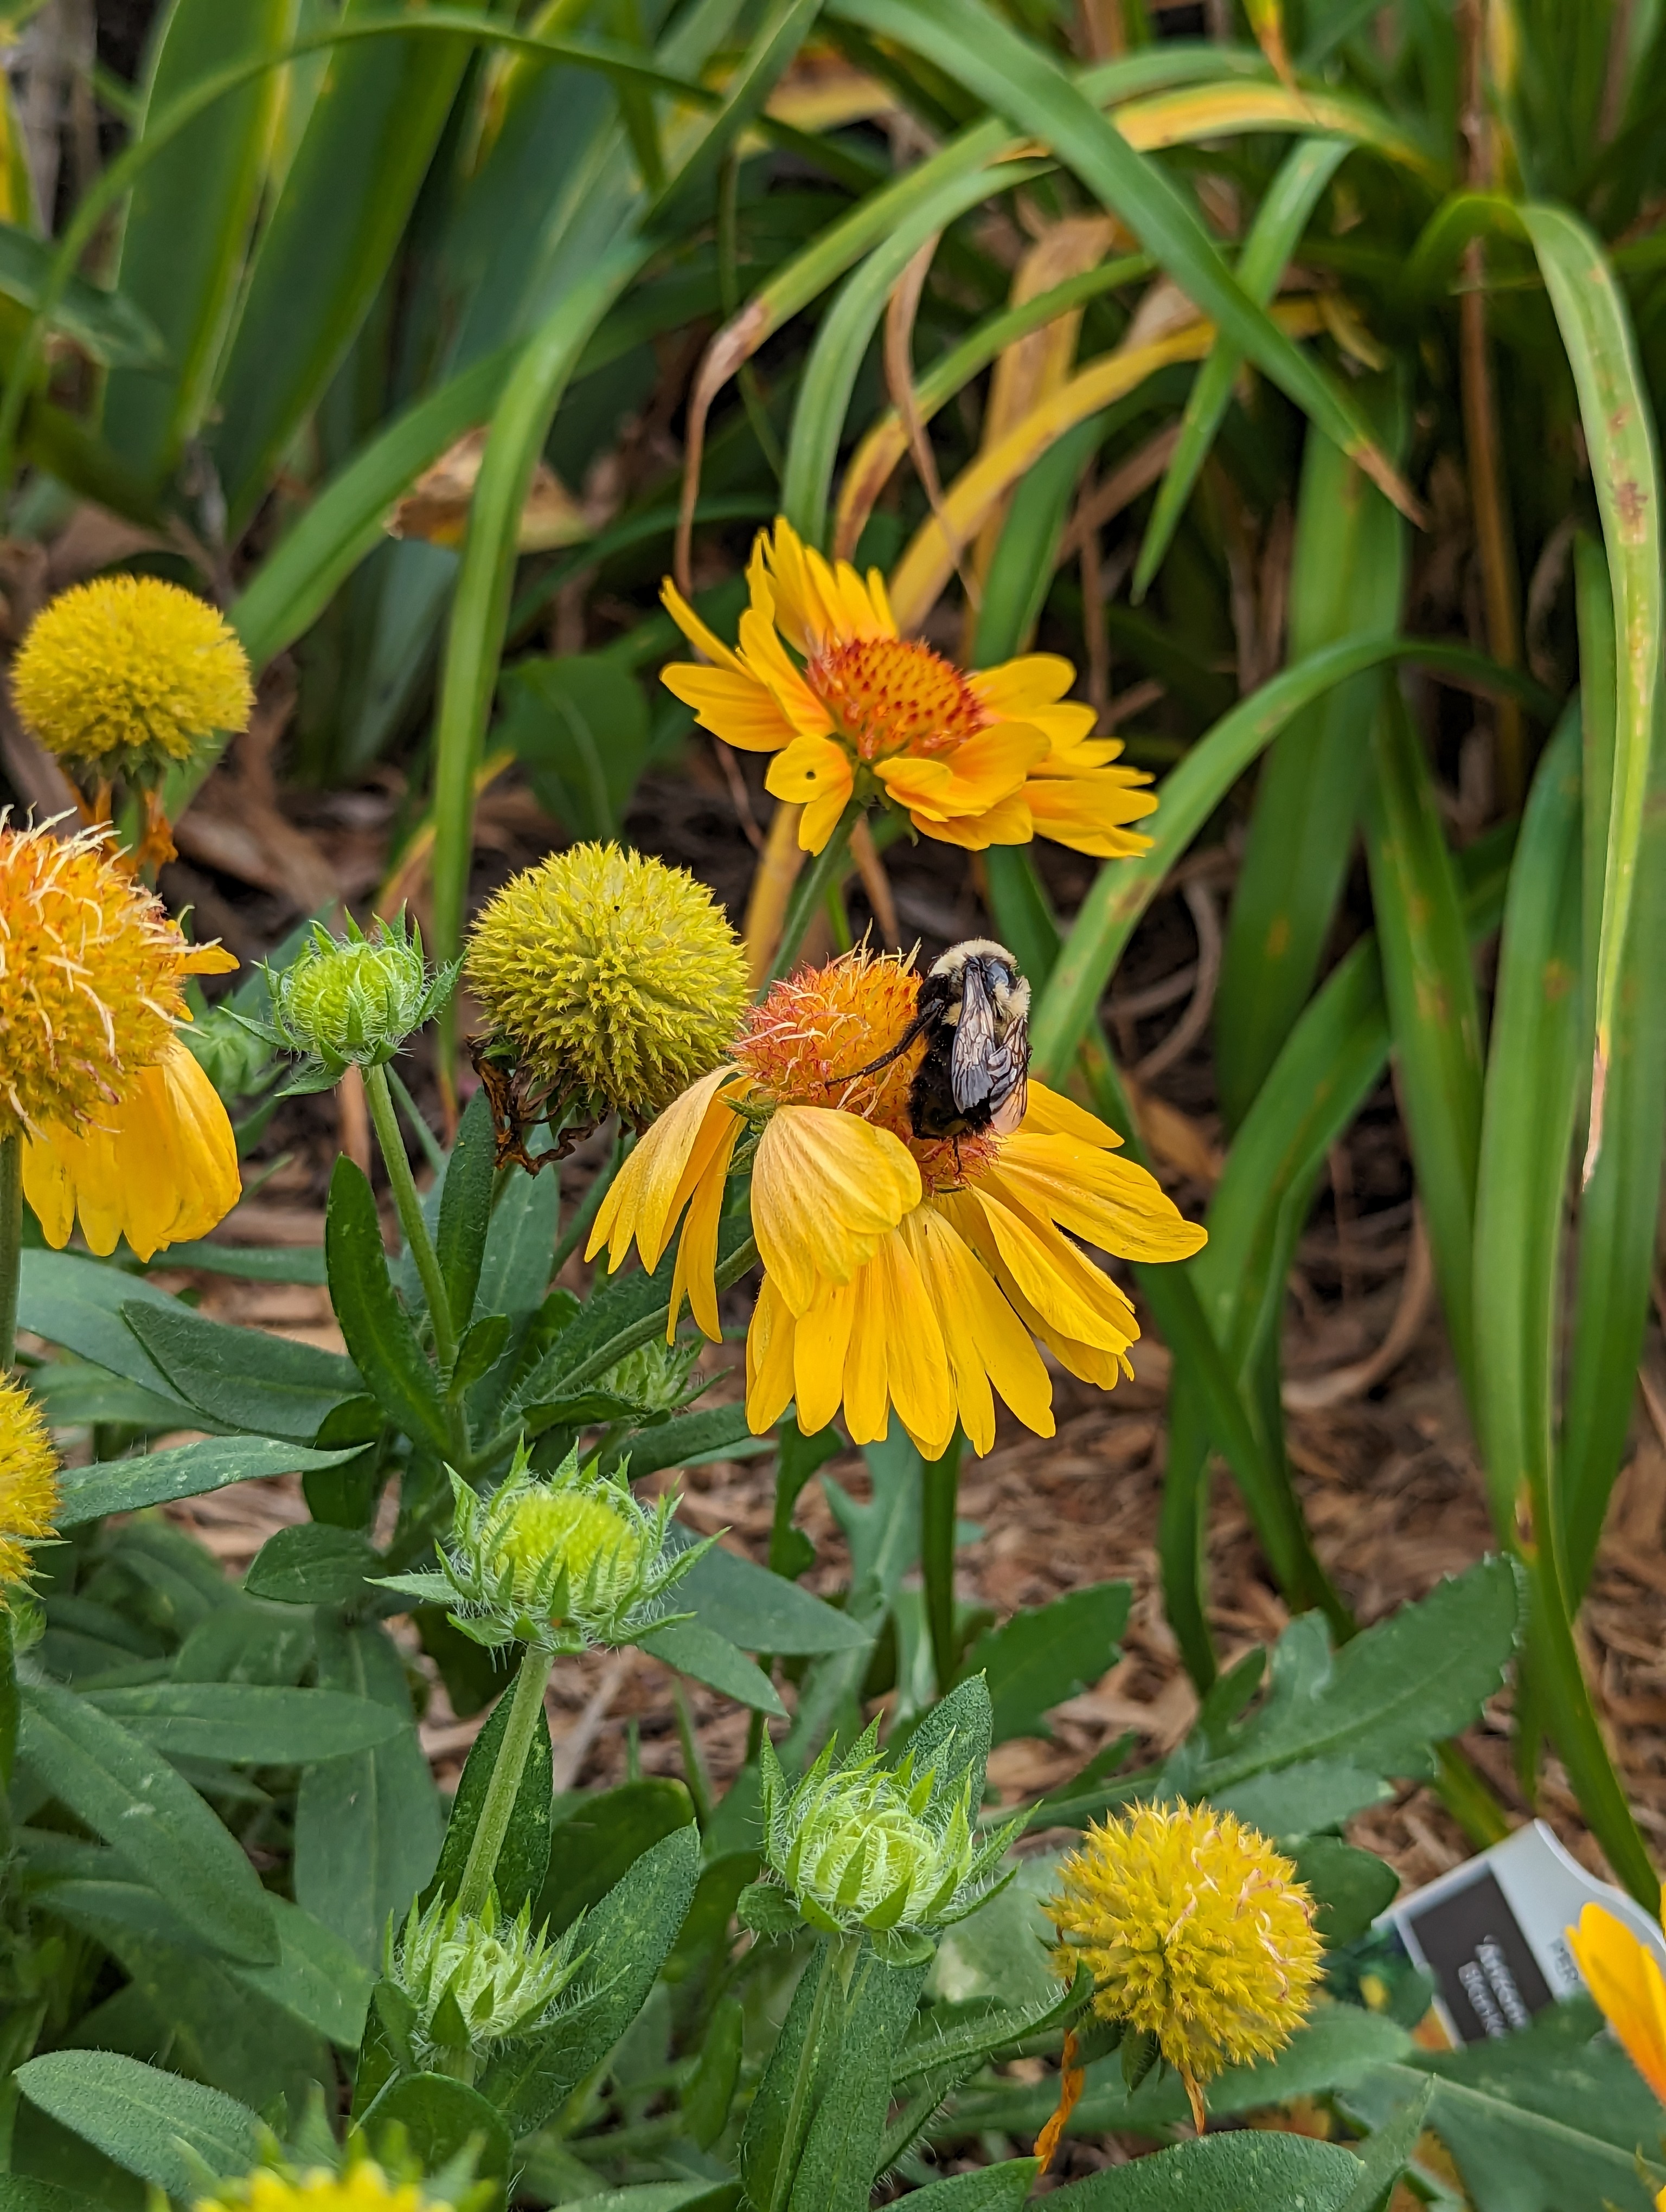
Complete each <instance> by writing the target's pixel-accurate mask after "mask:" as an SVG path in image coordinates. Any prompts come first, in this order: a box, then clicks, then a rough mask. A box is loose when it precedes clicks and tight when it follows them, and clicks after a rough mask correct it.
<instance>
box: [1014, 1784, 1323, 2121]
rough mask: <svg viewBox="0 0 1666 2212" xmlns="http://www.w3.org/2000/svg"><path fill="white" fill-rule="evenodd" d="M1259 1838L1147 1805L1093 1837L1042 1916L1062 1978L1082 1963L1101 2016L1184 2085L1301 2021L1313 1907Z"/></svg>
mask: <svg viewBox="0 0 1666 2212" xmlns="http://www.w3.org/2000/svg"><path fill="white" fill-rule="evenodd" d="M1295 1873H1296V1870H1295V1869H1294V1867H1293V1866H1292V1864H1291V1863H1290V1861H1289V1860H1288V1859H1286V1858H1281V1857H1280V1856H1279V1854H1278V1852H1277V1851H1275V1850H1274V1848H1273V1846H1272V1845H1271V1844H1269V1843H1268V1841H1267V1839H1266V1838H1265V1837H1264V1836H1260V1835H1257V1834H1256V1831H1255V1830H1254V1829H1253V1828H1246V1827H1243V1826H1241V1825H1240V1824H1239V1822H1238V1821H1237V1820H1235V1819H1234V1818H1233V1817H1232V1815H1231V1814H1230V1813H1217V1812H1215V1811H1213V1809H1212V1808H1209V1807H1208V1806H1207V1805H1197V1806H1191V1805H1174V1806H1169V1807H1164V1806H1158V1805H1141V1806H1140V1807H1138V1808H1136V1809H1135V1810H1134V1812H1133V1813H1131V1814H1128V1817H1127V1818H1126V1819H1124V1820H1109V1821H1107V1822H1105V1824H1104V1826H1101V1827H1096V1828H1092V1829H1090V1831H1089V1832H1088V1838H1087V1841H1086V1843H1085V1844H1084V1845H1083V1846H1082V1848H1081V1850H1079V1851H1076V1852H1073V1854H1072V1856H1071V1857H1069V1858H1067V1860H1066V1861H1065V1863H1064V1864H1063V1866H1062V1867H1061V1869H1060V1886H1059V1888H1058V1890H1057V1892H1056V1893H1055V1895H1054V1896H1053V1897H1052V1898H1050V1899H1049V1901H1048V1903H1047V1905H1046V1906H1045V1908H1044V1910H1045V1911H1046V1912H1047V1915H1048V1917H1049V1919H1050V1920H1051V1921H1052V1923H1053V1924H1054V1926H1055V1928H1056V1929H1058V1931H1059V1934H1060V1936H1061V1937H1062V1939H1063V1941H1062V1942H1061V1945H1060V1948H1059V1954H1058V1958H1059V1965H1060V1969H1061V1972H1065V1973H1067V1974H1068V1973H1073V1972H1074V1971H1075V1966H1076V1963H1077V1961H1078V1960H1081V1961H1083V1962H1085V1965H1086V1966H1087V1967H1088V1969H1089V1971H1090V1972H1091V1974H1092V1976H1093V1980H1094V2000H1093V2004H1094V2010H1095V2011H1096V2012H1097V2013H1098V2014H1099V2015H1100V2016H1101V2018H1102V2019H1104V2020H1120V2021H1126V2022H1127V2024H1128V2027H1130V2028H1132V2029H1133V2030H1134V2032H1135V2033H1140V2034H1149V2035H1152V2036H1154V2037H1155V2038H1156V2039H1157V2047H1158V2051H1160V2052H1161V2053H1162V2055H1163V2057H1164V2058H1165V2059H1166V2060H1167V2061H1168V2063H1169V2064H1170V2066H1172V2067H1173V2068H1174V2069H1175V2070H1176V2072H1177V2074H1178V2075H1180V2078H1181V2080H1182V2081H1183V2082H1184V2083H1185V2085H1186V2094H1187V2096H1188V2097H1189V2099H1190V2100H1191V2106H1192V2117H1193V2118H1194V2119H1195V2122H1196V2124H1197V2127H1198V2130H1199V2132H1200V2133H1201V2131H1202V2128H1203V2124H1204V2112H1203V2085H1204V2084H1205V2083H1206V2082H1207V2081H1210V2080H1212V2079H1213V2076H1214V2075H1217V2074H1219V2072H1220V2070H1221V2069H1222V2067H1224V2066H1241V2065H1243V2064H1244V2063H1246V2062H1247V2061H1249V2060H1250V2059H1253V2058H1268V2057H1271V2056H1272V2055H1273V2053H1274V2051H1278V2050H1280V2049H1281V2048H1282V2046H1283V2045H1285V2044H1286V2043H1287V2042H1288V2041H1289V2039H1290V2037H1291V2035H1292V2033H1293V2031H1294V2030H1295V2029H1296V2028H1298V2027H1299V2026H1300V2025H1301V2022H1302V2021H1303V2019H1304V2017H1305V2015H1306V2013H1307V2009H1308V2006H1309V2004H1310V2001H1311V1992H1312V1989H1313V1985H1314V1984H1315V1983H1316V1981H1317V1980H1318V1978H1319V1969H1320V1961H1321V1957H1322V1950H1323V1946H1322V1944H1321V1942H1320V1941H1319V1938H1318V1936H1316V1934H1315V1932H1314V1928H1313V1901H1312V1899H1311V1898H1310V1896H1309V1895H1308V1893H1307V1891H1306V1890H1305V1889H1304V1888H1303V1887H1302V1886H1301V1884H1300V1883H1299V1882H1298V1881H1297V1880H1296V1879H1295Z"/></svg>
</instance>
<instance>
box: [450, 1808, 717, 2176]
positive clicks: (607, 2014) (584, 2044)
mask: <svg viewBox="0 0 1666 2212" xmlns="http://www.w3.org/2000/svg"><path fill="white" fill-rule="evenodd" d="M699 1870H700V1838H699V1831H698V1829H696V1827H695V1826H694V1825H693V1823H692V1822H690V1823H689V1824H688V1825H687V1826H684V1827H679V1828H678V1829H676V1830H675V1831H674V1832H672V1834H671V1835H669V1836H666V1838H664V1839H663V1840H662V1841H661V1842H660V1843H657V1844H654V1845H653V1846H652V1847H651V1849H649V1850H646V1851H644V1852H643V1854H642V1856H641V1857H640V1858H639V1859H638V1860H637V1861H636V1863H635V1865H634V1866H633V1867H632V1868H631V1869H630V1871H629V1873H628V1874H627V1875H625V1876H624V1878H623V1881H619V1882H618V1883H617V1884H616V1885H615V1886H614V1887H613V1888H612V1889H611V1890H610V1891H609V1892H608V1893H607V1895H606V1896H605V1898H604V1899H602V1901H601V1903H600V1904H599V1905H597V1906H596V1908H595V1910H594V1911H593V1912H592V1914H591V1915H590V1917H589V1919H588V1920H587V1923H585V1934H586V1939H587V1942H588V1945H589V1949H590V1957H591V1960H592V1965H591V1966H590V1967H589V1968H588V1969H587V1981H588V1983H589V1984H590V1985H591V1987H592V1989H593V1992H594V1994H593V1998H592V2001H591V2002H589V2003H587V2004H586V2005H585V2006H583V2007H582V2008H575V2011H574V2012H573V2013H572V2014H570V2015H567V2016H566V2017H558V2018H557V2019H556V2021H553V2022H552V2023H551V2024H550V2027H547V2028H545V2029H544V2030H542V2031H541V2032H540V2033H538V2034H537V2035H532V2036H527V2037H525V2038H523V2039H521V2040H520V2042H519V2043H517V2044H515V2045H511V2046H508V2047H506V2048H505V2049H504V2050H503V2051H502V2054H501V2056H499V2057H496V2058H495V2059H494V2060H493V2061H492V2063H490V2065H489V2066H488V2067H487V2069H485V2072H484V2073H483V2075H482V2077H481V2081H480V2088H481V2093H482V2094H483V2096H485V2097H486V2098H487V2099H489V2101H490V2102H491V2103H492V2104H493V2105H495V2106H496V2107H497V2109H498V2111H499V2112H502V2114H503V2116H504V2118H505V2119H506V2120H507V2121H508V2124H509V2127H510V2129H511V2130H512V2131H513V2132H514V2135H515V2136H516V2137H517V2138H519V2137H520V2136H528V2135H531V2134H532V2132H533V2130H535V2129H537V2128H539V2127H541V2126H542V2125H543V2124H544V2121H545V2120H546V2119H547V2118H549V2116H550V2113H551V2112H555V2111H556V2109H557V2108H558V2107H559V2106H561V2105H562V2104H564V2103H565V2101H566V2100H567V2099H568V2098H569V2096H570V2095H571V2094H572V2093H573V2091H574V2089H575V2087H577V2086H578V2084H579V2083H580V2082H581V2081H582V2080H583V2079H584V2077H585V2075H587V2074H588V2073H589V2072H590V2070H591V2069H592V2068H593V2067H594V2066H595V2065H597V2064H598V2063H599V2062H600V2061H601V2059H602V2058H604V2057H605V2056H606V2054H607V2053H608V2052H609V2051H611V2049H612V2048H613V2045H615V2044H616V2043H617V2041H618V2039H619V2038H620V2037H621V2036H622V2035H623V2033H624V2032H625V2029H626V2028H627V2027H629V2025H630V2023H631V2021H633V2020H635V2017H636V2015H637V2014H638V2013H639V2012H640V2011H641V2008H642V2006H643V2004H644V2002H646V2000H647V1997H648V1992H649V1990H651V1989H652V1988H653V1987H654V1982H655V1980H656V1979H657V1978H658V1976H659V1972H660V1966H661V1965H662V1964H663V1962H664V1960H665V1957H666V1953H667V1952H668V1951H669V1950H670V1948H671V1947H672V1943H673V1942H675V1941H676V1940H677V1931H678V1929H679V1928H680V1927H681V1926H682V1924H683V1920H684V1915H685V1914H686V1913H687V1911H688V1909H689V1905H690V1900H691V1899H692V1898H693V1896H694V1886H695V1880H696V1876H697V1875H698V1873H699Z"/></svg>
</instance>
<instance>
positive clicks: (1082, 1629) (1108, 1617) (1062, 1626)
mask: <svg viewBox="0 0 1666 2212" xmlns="http://www.w3.org/2000/svg"><path fill="white" fill-rule="evenodd" d="M1130 1595H1131V1590H1130V1587H1129V1585H1128V1583H1090V1584H1088V1585H1087V1586H1086V1587H1085V1588H1084V1589H1073V1590H1067V1592H1066V1593H1065V1595H1063V1596H1062V1597H1058V1598H1055V1599H1054V1601H1053V1602H1052V1603H1051V1605H1043V1606H1040V1607H1037V1608H1036V1609H1035V1610H1034V1611H1033V1612H1030V1613H1015V1614H1014V1615H1013V1617H1012V1620H1009V1621H1007V1622H1006V1624H1005V1626H1002V1627H1000V1628H997V1629H992V1630H986V1632H984V1633H983V1634H982V1636H980V1637H979V1638H978V1639H977V1641H976V1643H975V1644H973V1646H972V1648H971V1650H970V1651H969V1652H968V1653H967V1654H966V1660H965V1667H964V1672H965V1673H966V1674H982V1676H983V1678H984V1680H986V1681H987V1682H988V1688H989V1697H990V1700H991V1702H992V1704H993V1705H994V1721H993V1723H992V1725H993V1731H994V1741H995V1742H996V1743H1005V1742H1006V1741H1007V1740H1008V1738H1009V1737H1012V1736H1016V1735H1051V1733H1052V1731H1051V1729H1049V1727H1048V1726H1047V1715H1048V1714H1049V1712H1050V1711H1052V1709H1053V1707H1054V1706H1055V1705H1062V1704H1063V1703H1064V1701H1065V1699H1067V1698H1072V1697H1074V1696H1075V1695H1076V1694H1077V1692H1079V1691H1080V1690H1084V1689H1087V1688H1091V1686H1092V1685H1093V1684H1094V1683H1095V1682H1097V1680H1098V1679H1099V1677H1100V1676H1101V1675H1102V1674H1104V1673H1105V1671H1106V1670H1107V1668H1110V1667H1111V1666H1113V1665H1114V1664H1115V1663H1116V1656H1117V1652H1118V1649H1119V1644H1118V1638H1120V1637H1121V1635H1122V1631H1123V1629H1124V1628H1125V1627H1126V1626H1128V1600H1129V1597H1130Z"/></svg>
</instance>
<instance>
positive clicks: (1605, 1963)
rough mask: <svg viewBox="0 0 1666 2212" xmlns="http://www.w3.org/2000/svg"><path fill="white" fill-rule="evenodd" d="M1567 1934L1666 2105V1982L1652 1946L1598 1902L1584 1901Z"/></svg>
mask: <svg viewBox="0 0 1666 2212" xmlns="http://www.w3.org/2000/svg"><path fill="white" fill-rule="evenodd" d="M1567 1936H1568V1942H1570V1944H1571V1945H1572V1948H1573V1955H1574V1957H1575V1958H1576V1959H1577V1960H1578V1961H1579V1971H1580V1972H1581V1973H1582V1974H1583V1975H1584V1978H1585V1981H1586V1984H1587V1985H1588V1986H1589V1988H1590V1993H1591V1995H1592V1996H1594V1997H1595V1998H1596V2002H1597V2003H1598V2004H1599V2005H1601V2006H1602V2010H1603V2012H1604V2013H1605V2014H1606V2015H1607V2016H1608V2024H1609V2026H1610V2027H1612V2028H1613V2030H1614V2033H1615V2034H1616V2035H1617V2036H1618V2037H1619V2038H1620V2042H1621V2043H1622V2044H1623V2045H1625V2049H1626V2057H1628V2058H1629V2059H1630V2060H1631V2062H1632V2063H1633V2066H1635V2067H1636V2069H1637V2070H1638V2072H1639V2074H1640V2075H1642V2076H1643V2079H1644V2080H1645V2081H1646V2082H1647V2083H1648V2085H1649V2087H1651V2089H1652V2090H1653V2091H1654V2093H1655V2094H1656V2096H1657V2097H1658V2098H1659V2099H1660V2100H1661V2102H1662V2103H1663V2104H1666V1981H1663V1978H1662V1976H1661V1972H1660V1966H1659V1962H1658V1961H1657V1959H1656V1957H1655V1954H1654V1952H1653V1950H1652V1949H1651V1947H1650V1946H1649V1945H1648V1944H1646V1943H1645V1942H1643V1941H1642V1940H1641V1938H1640V1937H1639V1936H1633V1933H1632V1931H1631V1929H1629V1928H1627V1927H1626V1925H1625V1924H1624V1923H1623V1922H1621V1921H1619V1920H1616V1919H1615V1918H1614V1915H1613V1914H1612V1913H1611V1912H1605V1911H1603V1909H1602V1906H1601V1905H1586V1907H1585V1908H1584V1911H1583V1912H1581V1914H1580V1915H1579V1925H1578V1928H1570V1929H1568V1931H1567Z"/></svg>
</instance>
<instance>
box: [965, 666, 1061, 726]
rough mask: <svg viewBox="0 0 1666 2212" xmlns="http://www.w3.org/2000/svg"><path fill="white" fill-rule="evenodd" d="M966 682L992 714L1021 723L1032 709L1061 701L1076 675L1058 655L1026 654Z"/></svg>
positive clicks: (983, 670)
mask: <svg viewBox="0 0 1666 2212" xmlns="http://www.w3.org/2000/svg"><path fill="white" fill-rule="evenodd" d="M966 681H967V684H968V685H969V686H970V690H971V691H972V694H973V696H974V697H976V698H977V699H980V700H982V702H983V704H984V705H985V706H986V707H987V708H988V709H989V712H990V713H991V714H1000V715H1002V716H1006V715H1011V716H1012V718H1013V720H1018V721H1021V720H1023V719H1024V717H1025V714H1027V713H1028V712H1029V711H1030V709H1031V708H1032V707H1050V706H1051V705H1052V704H1053V702H1054V701H1055V699H1062V698H1063V696H1064V695H1065V693H1066V692H1067V691H1068V690H1069V689H1070V687H1071V685H1072V684H1073V683H1074V682H1075V681H1076V671H1075V669H1074V668H1073V666H1072V665H1071V663H1070V662H1069V661H1067V659H1065V658H1064V656H1063V655H1062V654H1061V653H1024V654H1022V655H1021V656H1020V657H1019V658H1018V659H1017V660H1003V661H1001V662H1000V665H998V666H996V667H994V668H980V669H978V670H977V671H976V673H975V674H973V675H971V676H969V677H968V678H966ZM1089 713H1090V715H1091V708H1090V709H1089Z"/></svg>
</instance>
